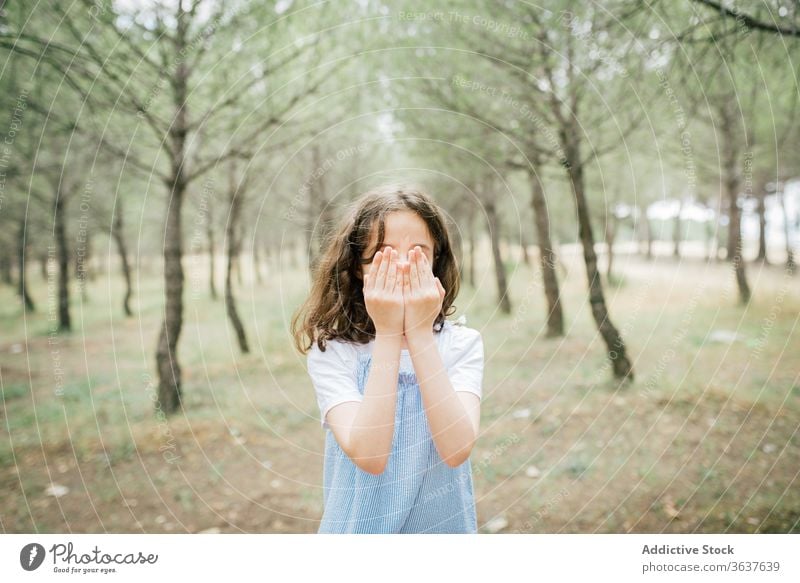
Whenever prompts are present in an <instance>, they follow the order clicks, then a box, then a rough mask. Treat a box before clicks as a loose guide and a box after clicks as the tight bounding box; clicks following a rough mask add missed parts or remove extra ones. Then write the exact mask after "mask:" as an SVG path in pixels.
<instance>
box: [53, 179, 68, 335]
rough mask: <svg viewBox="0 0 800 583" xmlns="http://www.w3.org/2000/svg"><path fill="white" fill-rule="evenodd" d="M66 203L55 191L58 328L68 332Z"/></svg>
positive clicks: (60, 194) (61, 195)
mask: <svg viewBox="0 0 800 583" xmlns="http://www.w3.org/2000/svg"><path fill="white" fill-rule="evenodd" d="M65 214H66V205H65V200H64V195H63V194H62V193H61V192H58V193H56V202H55V213H54V221H55V224H54V226H53V229H54V236H55V243H56V257H57V259H58V330H59V331H61V332H69V331H70V330H71V329H72V322H71V320H70V314H69V252H68V251H67V227H66V217H65V216H64V215H65Z"/></svg>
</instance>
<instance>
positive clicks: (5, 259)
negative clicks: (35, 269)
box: [0, 246, 46, 286]
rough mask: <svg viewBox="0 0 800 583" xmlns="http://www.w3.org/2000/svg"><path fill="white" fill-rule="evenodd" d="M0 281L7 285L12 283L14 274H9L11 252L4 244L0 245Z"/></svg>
mask: <svg viewBox="0 0 800 583" xmlns="http://www.w3.org/2000/svg"><path fill="white" fill-rule="evenodd" d="M45 271H46V270H45ZM0 281H2V282H3V283H4V284H6V285H9V286H12V285H14V276H13V275H12V274H11V254H10V252H9V250H8V249H7V248H6V247H5V246H2V247H0Z"/></svg>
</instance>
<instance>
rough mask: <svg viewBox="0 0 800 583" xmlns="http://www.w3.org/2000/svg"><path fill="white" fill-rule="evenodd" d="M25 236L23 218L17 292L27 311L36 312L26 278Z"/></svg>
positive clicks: (18, 259) (21, 222)
mask: <svg viewBox="0 0 800 583" xmlns="http://www.w3.org/2000/svg"><path fill="white" fill-rule="evenodd" d="M25 235H26V232H25V219H24V218H22V219H20V221H19V230H18V231H17V266H18V270H19V282H18V283H19V286H18V288H17V290H18V292H19V296H20V298H21V299H22V303H23V304H24V306H25V309H26V310H27V311H29V312H34V311H35V310H36V305H35V304H34V303H33V298H31V296H30V294H29V293H28V282H27V277H25V248H26V247H27V243H26V241H25Z"/></svg>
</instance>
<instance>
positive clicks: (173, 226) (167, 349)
mask: <svg viewBox="0 0 800 583" xmlns="http://www.w3.org/2000/svg"><path fill="white" fill-rule="evenodd" d="M178 13H179V17H178V19H177V20H178V21H177V32H176V36H175V39H176V47H175V48H176V50H178V51H180V50H183V49H185V47H186V35H187V30H186V27H187V23H186V15H185V13H184V12H183V9H182V8H181V7H180V5H179V10H178ZM170 86H171V88H172V97H173V105H174V107H175V114H174V116H173V123H172V125H171V126H170V131H169V135H168V140H169V154H170V165H171V168H170V178H169V180H168V181H167V186H168V188H169V195H170V196H168V197H167V216H166V222H165V225H164V288H165V305H164V320H163V322H162V324H161V331H160V334H159V338H158V346H157V348H156V368H157V370H158V402H157V403H156V404H155V406H156V407H160V410H161V411H163V412H164V413H167V414H169V413H174V412H175V411H176V410H178V408H179V407H181V406H182V401H181V368H180V364H179V363H178V352H177V348H178V340H179V338H180V335H181V329H182V328H183V282H184V273H183V264H182V259H183V241H182V232H181V211H182V209H183V201H184V198H185V194H186V176H185V172H186V135H187V132H188V130H187V103H186V99H187V94H188V90H187V87H188V69H187V64H186V62H185V61H181V62H179V63H178V65H177V67H176V68H175V72H174V75H173V79H172V82H171V84H170Z"/></svg>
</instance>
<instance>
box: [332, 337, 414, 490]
mask: <svg viewBox="0 0 800 583" xmlns="http://www.w3.org/2000/svg"><path fill="white" fill-rule="evenodd" d="M400 348H401V338H400V336H398V335H397V334H387V335H384V334H376V336H375V345H374V346H373V347H372V364H371V366H370V371H369V377H368V379H367V384H366V387H365V388H364V399H363V400H362V401H360V402H358V401H348V402H345V403H342V404H340V405H337V406H336V407H333V408H332V409H331V410H330V411H329V412H328V415H327V422H328V425H329V426H330V428H331V431H333V435H334V437H335V438H336V441H337V442H338V443H339V446H340V447H341V448H342V450H343V451H344V452H345V453H346V454H347V456H348V457H349V458H350V459H352V460H353V463H355V464H356V465H357V466H358V467H359V468H361V469H362V470H364V471H365V472H369V473H370V474H374V475H377V474H380V473H382V472H383V470H385V469H386V464H387V463H388V461H389V454H390V452H391V450H392V437H393V436H394V417H395V409H396V407H397V382H398V377H399V369H400Z"/></svg>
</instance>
